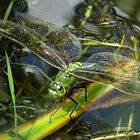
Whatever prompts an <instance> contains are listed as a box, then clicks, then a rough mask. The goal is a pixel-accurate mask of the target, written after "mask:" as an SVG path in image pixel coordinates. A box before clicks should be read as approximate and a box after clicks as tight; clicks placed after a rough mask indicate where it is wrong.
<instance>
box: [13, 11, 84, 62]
mask: <svg viewBox="0 0 140 140" xmlns="http://www.w3.org/2000/svg"><path fill="white" fill-rule="evenodd" d="M15 17H16V19H17V20H18V21H19V23H20V24H22V25H25V26H27V27H29V28H31V29H33V30H36V31H37V32H38V33H39V34H41V35H43V36H44V37H46V38H47V39H48V40H49V41H50V42H51V43H52V44H53V45H54V47H55V48H56V49H57V50H58V51H60V52H61V54H62V53H63V56H64V57H65V58H66V59H67V61H68V62H69V63H70V62H72V61H75V60H76V59H78V57H80V55H81V53H82V47H81V44H80V42H79V40H78V39H77V38H76V37H75V36H74V35H73V34H72V33H70V32H69V31H67V30H66V29H64V28H63V27H59V26H57V25H55V24H52V23H49V22H46V21H45V22H44V21H43V20H41V19H39V18H37V17H34V16H31V15H27V14H23V13H16V14H15Z"/></svg>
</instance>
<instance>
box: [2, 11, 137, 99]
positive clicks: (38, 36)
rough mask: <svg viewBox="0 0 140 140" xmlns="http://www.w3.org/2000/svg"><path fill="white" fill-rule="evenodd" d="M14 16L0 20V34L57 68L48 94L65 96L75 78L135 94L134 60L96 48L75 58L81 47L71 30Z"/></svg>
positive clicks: (135, 65)
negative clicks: (80, 60)
mask: <svg viewBox="0 0 140 140" xmlns="http://www.w3.org/2000/svg"><path fill="white" fill-rule="evenodd" d="M15 16H16V19H17V21H18V23H15V22H11V21H6V22H4V21H2V20H0V34H1V35H2V36H4V37H6V38H8V39H11V40H13V41H14V42H16V43H18V44H20V45H22V46H23V47H26V48H28V49H29V50H31V51H32V52H33V53H34V54H36V55H37V56H38V57H40V58H41V59H43V60H44V61H46V62H47V63H48V64H50V65H51V66H53V67H55V68H57V69H59V70H60V71H59V72H58V74H57V75H56V78H55V79H54V80H53V81H51V83H50V86H49V89H48V91H49V95H50V96H51V97H52V98H54V99H57V98H63V97H65V96H66V95H67V93H68V89H69V88H70V87H73V86H74V85H75V82H76V81H77V80H78V79H83V80H87V81H91V82H99V83H101V84H104V85H112V86H114V88H115V89H117V90H119V91H121V92H124V93H126V94H131V95H136V96H139V93H140V63H139V62H138V61H136V60H134V59H131V58H128V57H125V56H122V55H120V54H116V53H111V52H99V53H95V54H93V55H91V56H90V57H89V58H88V59H87V60H86V61H85V62H79V61H77V60H78V58H79V57H80V56H81V54H82V47H81V44H80V42H79V40H78V38H77V37H75V36H74V35H73V34H72V33H70V32H69V31H67V30H66V29H64V28H63V27H59V26H57V25H55V24H52V23H48V22H45V21H43V20H41V19H38V18H36V17H33V16H30V15H27V14H21V13H16V14H15Z"/></svg>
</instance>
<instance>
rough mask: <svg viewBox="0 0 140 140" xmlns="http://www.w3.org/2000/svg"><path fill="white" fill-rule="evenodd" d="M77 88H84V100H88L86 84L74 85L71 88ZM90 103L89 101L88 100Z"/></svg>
mask: <svg viewBox="0 0 140 140" xmlns="http://www.w3.org/2000/svg"><path fill="white" fill-rule="evenodd" d="M79 88H83V89H84V90H85V93H84V94H85V101H86V102H90V101H89V100H88V93H87V87H86V86H84V85H80V86H77V87H74V88H73V89H72V90H74V89H79ZM90 103H91V102H90Z"/></svg>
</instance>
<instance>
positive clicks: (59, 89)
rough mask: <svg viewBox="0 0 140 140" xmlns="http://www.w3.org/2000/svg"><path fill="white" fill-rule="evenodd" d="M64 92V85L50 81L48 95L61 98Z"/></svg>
mask: <svg viewBox="0 0 140 140" xmlns="http://www.w3.org/2000/svg"><path fill="white" fill-rule="evenodd" d="M65 94H66V91H65V87H64V86H63V85H61V84H60V83H58V82H55V81H54V82H52V83H51V84H50V88H49V95H50V96H51V97H52V98H62V97H63V96H64V95H65Z"/></svg>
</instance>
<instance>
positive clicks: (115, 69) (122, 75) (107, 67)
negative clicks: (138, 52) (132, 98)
mask: <svg viewBox="0 0 140 140" xmlns="http://www.w3.org/2000/svg"><path fill="white" fill-rule="evenodd" d="M71 73H72V74H73V75H75V76H76V77H79V78H82V79H86V80H89V81H96V82H101V83H103V84H106V85H108V84H111V85H113V86H114V87H115V88H116V89H118V90H120V91H123V92H125V93H127V94H139V93H140V63H139V62H137V61H135V60H133V59H130V58H127V57H125V56H121V55H119V54H114V53H109V52H101V53H96V54H94V55H92V56H91V57H89V58H88V60H87V61H86V62H85V63H83V66H82V67H80V68H77V69H76V70H74V71H72V72H71Z"/></svg>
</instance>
